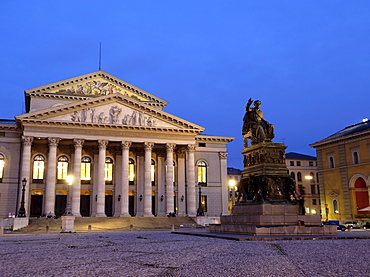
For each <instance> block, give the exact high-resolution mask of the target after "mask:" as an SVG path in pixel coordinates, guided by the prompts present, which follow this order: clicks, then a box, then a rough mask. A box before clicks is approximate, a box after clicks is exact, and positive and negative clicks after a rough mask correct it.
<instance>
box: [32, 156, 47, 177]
mask: <svg viewBox="0 0 370 277" xmlns="http://www.w3.org/2000/svg"><path fill="white" fill-rule="evenodd" d="M44 172H45V158H44V156H42V155H36V156H35V157H34V158H33V174H32V179H33V182H35V183H37V182H38V181H42V180H43V179H44Z"/></svg>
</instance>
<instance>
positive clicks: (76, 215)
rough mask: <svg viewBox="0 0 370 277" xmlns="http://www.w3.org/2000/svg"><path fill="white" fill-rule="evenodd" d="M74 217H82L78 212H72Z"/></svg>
mask: <svg viewBox="0 0 370 277" xmlns="http://www.w3.org/2000/svg"><path fill="white" fill-rule="evenodd" d="M72 214H73V215H74V216H75V217H82V215H81V214H80V213H76V214H75V213H72Z"/></svg>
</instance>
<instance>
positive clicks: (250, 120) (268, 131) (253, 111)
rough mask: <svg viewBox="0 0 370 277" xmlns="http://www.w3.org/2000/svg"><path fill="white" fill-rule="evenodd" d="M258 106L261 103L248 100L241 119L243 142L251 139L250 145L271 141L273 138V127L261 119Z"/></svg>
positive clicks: (261, 115)
mask: <svg viewBox="0 0 370 277" xmlns="http://www.w3.org/2000/svg"><path fill="white" fill-rule="evenodd" d="M252 103H253V104H254V107H253V108H252V107H251V105H252ZM260 106H261V101H259V100H256V101H254V102H253V100H252V98H249V100H248V103H247V105H246V107H245V115H244V118H243V121H244V124H243V131H242V134H243V136H244V140H245V142H246V140H247V139H251V141H252V144H256V143H260V142H265V141H271V140H272V139H273V138H274V137H275V135H274V125H272V124H270V123H269V122H268V121H266V120H265V119H264V118H263V112H262V111H261V110H260ZM246 143H247V142H246Z"/></svg>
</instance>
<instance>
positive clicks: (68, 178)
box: [64, 176, 73, 215]
mask: <svg viewBox="0 0 370 277" xmlns="http://www.w3.org/2000/svg"><path fill="white" fill-rule="evenodd" d="M72 183H73V176H67V184H68V195H67V206H66V210H65V212H64V215H72V209H71V189H70V187H71V186H72Z"/></svg>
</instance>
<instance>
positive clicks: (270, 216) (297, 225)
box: [209, 204, 337, 235]
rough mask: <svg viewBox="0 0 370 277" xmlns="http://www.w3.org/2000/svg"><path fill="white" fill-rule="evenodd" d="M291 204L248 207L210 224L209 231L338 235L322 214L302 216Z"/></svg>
mask: <svg viewBox="0 0 370 277" xmlns="http://www.w3.org/2000/svg"><path fill="white" fill-rule="evenodd" d="M298 210H299V206H298V205H292V204H245V205H238V206H234V207H233V213H232V214H231V215H226V216H221V224H210V225H209V230H210V232H216V233H233V234H244V235H336V234H337V228H336V226H331V225H322V224H321V219H320V216H319V215H299V214H298Z"/></svg>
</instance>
